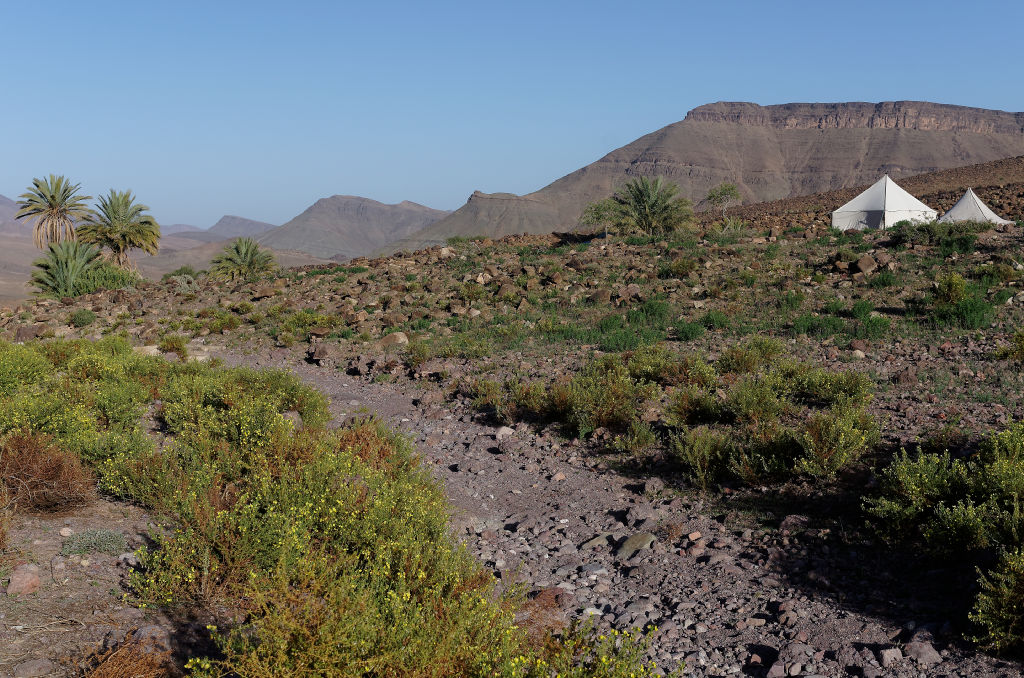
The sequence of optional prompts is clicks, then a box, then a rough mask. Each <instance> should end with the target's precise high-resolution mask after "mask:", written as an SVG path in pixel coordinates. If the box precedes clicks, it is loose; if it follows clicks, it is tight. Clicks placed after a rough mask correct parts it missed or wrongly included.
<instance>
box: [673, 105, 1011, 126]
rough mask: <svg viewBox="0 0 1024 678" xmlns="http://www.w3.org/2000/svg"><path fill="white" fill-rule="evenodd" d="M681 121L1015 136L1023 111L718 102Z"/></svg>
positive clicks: (962, 107) (946, 106)
mask: <svg viewBox="0 0 1024 678" xmlns="http://www.w3.org/2000/svg"><path fill="white" fill-rule="evenodd" d="M684 120H689V121H693V122H715V123H734V124H741V125H748V126H755V127H770V128H773V129H780V130H781V129H819V130H824V129H851V128H861V129H912V130H921V131H925V132H939V131H943V132H971V133H974V134H1020V133H1022V132H1024V113H1007V112H1005V111H993V110H989V109H985V108H970V107H967V106H949V105H946V104H933V103H929V102H926V101H884V102H882V103H878V104H872V103H865V102H851V103H840V104H781V105H778V106H758V105H757V104H751V103H743V102H719V103H715V104H706V105H704V106H698V107H697V108H695V109H693V110H692V111H690V112H689V113H687V114H686V118H685V119H684Z"/></svg>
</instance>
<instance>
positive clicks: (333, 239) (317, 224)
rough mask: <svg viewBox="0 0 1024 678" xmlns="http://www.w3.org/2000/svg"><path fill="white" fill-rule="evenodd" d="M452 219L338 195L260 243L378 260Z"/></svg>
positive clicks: (410, 206)
mask: <svg viewBox="0 0 1024 678" xmlns="http://www.w3.org/2000/svg"><path fill="white" fill-rule="evenodd" d="M448 214H449V212H447V211H446V210H436V209H433V208H431V207H427V206H425V205H420V204H419V203H414V202H411V201H408V200H403V201H402V202H400V203H395V204H386V203H382V202H378V201H376V200H373V199H371V198H364V197H361V196H353V195H332V196H330V197H327V198H320V199H319V200H317V201H316V202H314V203H313V204H312V205H310V206H309V207H308V208H306V209H305V210H304V211H303V212H302V213H301V214H299V215H298V216H296V217H295V218H294V219H291V220H290V221H288V222H287V223H285V224H282V225H281V226H278V227H277V228H275V229H273V230H271V231H268V232H266V233H264V234H262V235H261V236H260V237H259V238H258V240H259V242H260V243H261V244H264V245H267V246H269V247H273V248H275V249H276V248H286V249H293V250H298V251H304V252H308V253H310V254H313V255H315V256H319V257H325V258H334V259H343V258H353V257H358V256H365V255H368V254H372V253H373V252H375V251H376V250H377V249H379V248H381V247H384V246H386V245H387V244H388V243H390V242H393V241H395V240H399V239H401V238H406V237H408V236H410V235H412V234H413V233H416V232H419V231H421V230H422V229H423V228H425V227H427V226H429V225H430V224H432V223H434V222H436V221H438V220H439V219H441V218H443V217H444V216H447V215H448Z"/></svg>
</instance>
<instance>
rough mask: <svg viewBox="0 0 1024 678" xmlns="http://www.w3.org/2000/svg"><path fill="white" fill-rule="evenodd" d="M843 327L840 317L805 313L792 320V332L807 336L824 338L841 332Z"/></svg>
mask: <svg viewBox="0 0 1024 678" xmlns="http://www.w3.org/2000/svg"><path fill="white" fill-rule="evenodd" d="M844 327H845V323H844V322H843V319H842V318H836V317H835V316H820V315H814V314H813V313H805V314H803V315H801V316H799V317H797V318H796V319H795V320H794V321H793V330H792V333H793V334H794V335H796V336H799V335H801V334H806V335H807V336H809V337H817V338H821V339H826V338H828V337H831V336H832V335H834V334H838V333H840V332H842V331H843V328H844Z"/></svg>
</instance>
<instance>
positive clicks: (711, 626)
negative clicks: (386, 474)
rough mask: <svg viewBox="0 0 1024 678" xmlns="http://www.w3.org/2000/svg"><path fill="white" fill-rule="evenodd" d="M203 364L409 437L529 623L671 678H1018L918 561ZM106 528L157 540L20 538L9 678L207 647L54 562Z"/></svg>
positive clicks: (434, 405) (26, 530) (560, 448)
mask: <svg viewBox="0 0 1024 678" xmlns="http://www.w3.org/2000/svg"><path fill="white" fill-rule="evenodd" d="M193 348H194V349H197V350H196V351H195V352H196V353H199V354H200V355H204V354H205V355H213V356H218V357H222V358H223V359H224V360H225V362H227V363H228V364H244V365H250V366H255V367H274V368H283V369H288V370H291V371H293V372H295V373H297V374H299V375H300V376H302V378H303V379H304V380H306V381H307V382H308V383H310V384H311V385H314V386H316V387H317V388H319V389H321V390H323V391H324V392H325V393H327V394H328V395H329V396H330V398H331V401H332V411H333V414H334V415H335V418H336V420H337V421H338V422H341V421H344V420H345V419H346V418H348V417H354V416H365V415H367V414H372V415H375V416H379V417H381V418H383V419H385V420H387V421H389V422H391V423H392V424H393V425H395V426H397V427H398V428H400V429H401V430H403V431H405V432H407V433H408V434H409V435H410V436H411V437H412V438H413V439H414V440H415V442H416V444H417V446H418V448H419V450H420V452H421V454H422V455H423V458H424V460H425V461H426V462H427V463H428V464H429V465H430V467H431V468H432V469H433V471H434V473H435V475H436V476H437V477H438V479H439V480H440V481H441V482H443V483H444V486H445V488H446V489H447V493H448V495H449V497H450V498H451V500H452V502H453V504H454V505H455V507H456V508H457V515H456V516H455V521H454V522H455V529H456V530H457V532H458V534H459V535H460V536H461V537H462V538H463V539H464V540H465V542H466V544H467V546H468V547H469V548H470V549H471V551H472V552H473V553H475V554H476V555H477V556H478V557H480V558H481V560H483V561H484V562H485V563H486V564H487V565H488V566H489V567H491V568H492V569H493V570H494V571H495V574H496V576H497V577H499V578H500V580H501V582H502V583H503V584H506V583H507V584H513V583H515V584H521V585H523V586H524V587H525V588H526V590H527V591H528V592H529V595H530V597H531V598H532V599H533V603H532V604H531V605H528V606H527V614H528V615H530V616H531V617H532V619H524V623H531V624H533V625H536V626H550V625H558V624H561V623H565V622H567V621H569V620H572V619H580V618H585V617H594V618H595V619H596V620H598V623H599V624H601V625H608V626H614V627H618V628H628V627H637V626H649V625H654V626H656V627H657V630H656V631H655V632H654V636H653V638H654V641H653V644H652V655H653V658H655V659H656V660H657V661H658V663H659V665H661V666H663V667H666V668H672V667H674V666H677V665H678V664H679V663H680V662H684V661H685V663H686V665H687V669H686V671H687V672H688V674H691V675H695V676H704V675H707V676H724V675H732V674H737V675H752V676H784V675H791V676H811V675H822V676H849V675H863V676H883V675H884V676H920V675H928V676H932V675H934V676H964V677H966V676H1017V675H1021V668H1020V665H1019V664H1017V663H1013V662H1006V661H1001V660H998V659H994V658H990V657H986V656H984V655H981V654H977V653H975V652H973V651H972V650H971V649H970V648H968V647H966V646H964V645H963V644H961V643H959V642H958V638H959V632H960V631H961V629H960V628H959V626H958V624H957V623H956V620H954V619H951V618H950V617H951V614H950V612H951V611H950V606H949V604H948V603H949V602H950V600H951V599H956V598H957V594H956V593H954V592H952V591H950V590H948V589H945V590H944V587H945V586H948V585H949V581H948V580H943V579H942V578H941V577H939V576H938V575H933V577H932V579H933V580H932V581H929V578H928V573H927V572H924V571H922V570H920V569H918V565H917V564H916V563H915V562H914V561H913V559H912V558H910V559H908V560H906V561H904V562H903V563H902V565H901V564H900V563H899V562H896V561H898V560H899V557H900V556H888V555H885V554H882V553H879V552H878V551H877V550H876V551H872V550H870V549H860V548H858V545H857V544H855V543H849V542H848V541H847V540H844V539H843V538H841V537H842V535H839V534H836V531H837V530H836V527H837V526H835V525H832V526H831V527H821V522H820V521H819V520H815V519H811V518H809V517H807V516H806V515H804V514H801V513H792V514H788V515H781V514H773V515H768V514H766V512H765V507H768V506H774V508H778V505H777V504H772V502H770V501H767V500H766V502H765V503H764V504H763V505H762V506H761V507H752V506H751V505H750V503H749V500H750V496H749V495H747V496H746V497H740V496H739V495H737V497H736V499H735V500H730V499H729V498H728V495H726V497H725V498H723V499H714V500H713V499H711V498H702V497H700V496H699V495H695V494H693V493H688V492H680V491H677V490H675V489H673V487H672V486H671V484H668V485H666V483H665V482H664V481H662V480H660V479H658V478H647V479H637V478H635V477H631V476H630V475H627V474H624V473H621V472H619V471H617V470H615V469H614V468H612V467H611V466H612V465H611V464H610V461H609V459H607V458H606V457H603V456H602V455H600V454H598V453H596V452H595V451H594V450H593V449H592V448H590V447H588V446H587V445H585V444H583V443H580V442H579V441H568V440H565V439H564V438H562V437H560V436H558V435H557V434H555V433H554V432H553V431H550V430H540V431H537V430H534V429H532V428H531V427H528V426H526V425H519V426H517V427H515V428H509V427H495V426H493V425H490V424H488V423H486V422H480V421H478V416H477V415H475V414H474V413H472V412H471V411H470V410H469V409H468V408H466V407H464V406H462V405H460V404H459V403H457V402H456V403H454V404H452V403H448V402H445V401H443V400H442V399H439V398H437V397H436V396H434V395H432V394H435V393H436V391H435V390H434V389H433V388H424V386H423V385H422V384H417V383H415V382H413V381H402V382H401V383H398V384H386V383H375V382H374V380H373V379H372V377H370V376H359V375H353V374H347V373H346V372H345V371H344V370H337V369H324V368H320V367H316V366H315V365H312V364H309V363H305V362H297V361H296V360H295V359H294V357H293V355H292V354H291V353H290V352H288V351H286V350H283V349H281V350H277V351H270V352H261V353H260V354H248V355H246V354H241V353H238V352H234V351H227V350H224V349H222V348H220V347H217V346H205V347H204V346H200V345H195V346H193ZM97 527H102V528H105V529H112V530H115V531H119V532H122V533H123V534H125V535H126V536H127V538H128V541H129V543H130V544H131V546H133V547H134V546H139V545H141V544H142V543H143V540H144V539H145V535H146V534H147V533H148V530H149V527H150V522H149V517H148V516H146V515H145V514H144V513H143V512H142V511H141V510H140V509H137V508H135V507H131V506H125V505H120V504H114V503H110V502H106V501H99V502H96V503H94V504H93V505H91V506H90V507H89V508H88V509H87V510H84V511H82V512H78V513H75V514H71V515H67V516H61V517H53V518H45V519H44V518H28V519H25V520H22V521H21V522H20V523H19V524H18V525H17V526H16V529H15V530H14V534H13V539H12V541H13V543H14V545H15V546H16V548H17V549H18V553H19V556H18V561H19V562H20V563H21V564H20V565H18V566H17V567H16V568H14V572H16V573H18V575H17V576H16V577H13V578H12V579H11V581H10V583H8V586H12V585H13V586H15V587H16V588H15V590H17V587H19V586H22V584H21V583H20V582H23V581H27V582H28V585H27V588H25V589H23V592H21V593H15V592H14V591H12V595H8V596H6V597H3V598H0V615H2V616H0V620H2V623H3V630H2V631H0V633H2V636H0V637H2V638H3V639H4V644H3V646H2V648H3V649H2V653H0V675H10V676H19V677H22V676H42V675H73V674H75V673H76V671H78V670H79V665H80V664H81V661H82V658H83V657H84V656H86V655H87V654H88V653H90V652H92V651H95V650H97V649H100V648H102V647H103V646H104V644H107V645H109V644H112V643H116V642H118V641H120V640H121V639H122V638H124V637H125V636H126V635H129V634H131V633H135V634H143V635H144V636H156V637H158V638H160V643H161V644H165V643H166V644H168V645H170V646H182V645H185V646H187V645H188V644H189V643H192V642H195V641H196V638H197V637H198V636H199V635H200V634H201V625H199V624H198V623H196V622H191V623H190V622H189V621H187V620H180V619H170V618H168V617H166V616H165V615H163V614H157V613H154V612H152V611H147V610H139V609H136V608H133V607H131V606H130V605H129V604H127V603H125V602H124V600H123V597H122V596H123V594H124V593H125V586H124V585H125V573H126V571H127V568H129V567H130V566H131V556H130V554H128V553H125V554H119V555H117V556H102V555H100V556H95V555H94V556H90V557H85V558H83V557H81V556H78V557H76V556H71V557H64V556H61V555H60V554H59V551H60V549H61V547H62V544H64V543H65V542H67V541H68V539H69V538H70V536H71V535H73V534H77V533H81V532H83V531H85V530H88V529H93V528H97ZM62 530H63V532H62ZM26 572H27V574H28V576H27V577H25V578H23V577H22V573H26ZM8 576H12V575H11V574H9V575H8ZM36 586H38V588H37V589H36V590H33V589H34V588H35V587H36ZM136 629H138V630H136ZM164 638H166V640H164Z"/></svg>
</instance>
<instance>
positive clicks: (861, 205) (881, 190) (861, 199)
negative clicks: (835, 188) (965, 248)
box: [836, 174, 933, 212]
mask: <svg viewBox="0 0 1024 678" xmlns="http://www.w3.org/2000/svg"><path fill="white" fill-rule="evenodd" d="M918 210H924V211H929V212H931V211H933V210H932V208H931V207H928V205H925V204H924V203H923V202H921V201H920V200H918V199H917V198H915V197H914V196H912V195H910V194H909V193H907V192H906V191H904V190H903V189H902V188H900V187H899V185H898V184H897V183H896V182H895V181H893V180H892V179H890V178H889V175H888V174H886V175H885V176H884V177H882V178H881V179H879V180H878V181H876V182H875V183H873V184H872V185H871V186H869V187H868V188H867V189H865V191H864V192H863V193H861V194H860V195H858V196H857V197H856V198H854V199H853V200H851V201H850V202H848V203H846V204H845V205H843V206H842V207H840V208H839V209H837V210H836V212H877V211H881V212H895V211H918Z"/></svg>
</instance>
